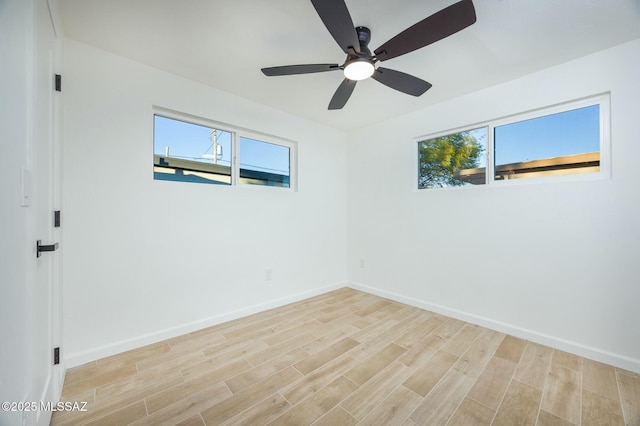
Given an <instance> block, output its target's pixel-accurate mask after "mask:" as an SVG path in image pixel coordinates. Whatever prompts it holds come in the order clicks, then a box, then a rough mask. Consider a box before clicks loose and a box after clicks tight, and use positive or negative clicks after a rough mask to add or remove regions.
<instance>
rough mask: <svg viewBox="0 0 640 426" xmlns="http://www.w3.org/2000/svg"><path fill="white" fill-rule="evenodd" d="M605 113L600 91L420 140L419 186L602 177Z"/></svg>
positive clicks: (606, 152) (605, 99)
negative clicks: (562, 103) (595, 94)
mask: <svg viewBox="0 0 640 426" xmlns="http://www.w3.org/2000/svg"><path fill="white" fill-rule="evenodd" d="M608 111H609V97H608V95H603V96H598V97H594V98H590V99H586V100H581V101H576V102H572V103H570V104H565V105H561V106H555V107H550V108H546V109H544V110H540V111H535V112H531V113H526V114H519V115H517V116H513V117H509V118H505V119H500V120H493V121H491V122H488V123H485V124H484V125H483V127H480V128H476V129H473V130H462V131H458V132H456V133H449V134H445V135H436V137H430V138H428V139H424V140H419V141H418V188H419V189H423V188H442V187H453V186H471V185H482V184H485V183H488V184H495V183H498V182H502V181H511V180H521V179H531V178H541V179H539V180H549V179H552V180H557V179H566V178H559V176H566V175H584V174H590V175H591V176H603V175H605V172H607V170H608V168H607V164H608V161H606V160H607V159H608V156H609V149H608V137H607V134H608V128H609V124H608ZM569 178H571V176H570V177H569ZM573 178H575V176H574V177H573Z"/></svg>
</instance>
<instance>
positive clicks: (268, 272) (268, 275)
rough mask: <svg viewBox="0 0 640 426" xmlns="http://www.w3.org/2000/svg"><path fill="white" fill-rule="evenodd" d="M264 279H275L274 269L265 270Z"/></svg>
mask: <svg viewBox="0 0 640 426" xmlns="http://www.w3.org/2000/svg"><path fill="white" fill-rule="evenodd" d="M264 279H265V280H267V281H271V280H272V279H273V269H271V268H268V269H265V270H264Z"/></svg>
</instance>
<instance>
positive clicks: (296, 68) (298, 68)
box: [262, 64, 340, 77]
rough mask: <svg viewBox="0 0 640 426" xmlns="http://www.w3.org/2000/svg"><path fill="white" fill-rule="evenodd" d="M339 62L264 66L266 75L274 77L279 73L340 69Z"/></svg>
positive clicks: (303, 72) (263, 70)
mask: <svg viewBox="0 0 640 426" xmlns="http://www.w3.org/2000/svg"><path fill="white" fill-rule="evenodd" d="M339 69H340V65H338V64H309V65H284V66H281V67H270V68H262V72H263V74H264V75H266V76H269V77H273V76H277V75H294V74H310V73H314V72H325V71H335V70H339Z"/></svg>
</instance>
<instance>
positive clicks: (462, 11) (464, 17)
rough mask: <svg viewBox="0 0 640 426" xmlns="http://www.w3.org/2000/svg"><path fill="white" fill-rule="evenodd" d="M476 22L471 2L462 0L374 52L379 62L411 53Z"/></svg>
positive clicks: (412, 27)
mask: <svg viewBox="0 0 640 426" xmlns="http://www.w3.org/2000/svg"><path fill="white" fill-rule="evenodd" d="M474 22H476V11H475V9H474V7H473V2H472V1H471V0H462V1H459V2H458V3H455V4H452V5H451V6H449V7H446V8H444V9H442V10H440V11H439V12H436V13H434V14H433V15H431V16H429V17H427V18H425V19H423V20H422V21H420V22H418V23H417V24H415V25H413V26H411V27H409V28H407V29H406V30H404V31H402V32H401V33H400V34H398V35H396V36H395V37H393V38H392V39H391V40H389V41H387V42H386V43H384V44H383V45H382V46H380V47H379V48H377V49H376V50H375V54H376V57H377V58H378V59H379V60H380V61H386V60H387V59H391V58H395V57H397V56H400V55H404V54H405V53H409V52H413V51H414V50H417V49H420V48H422V47H424V46H427V45H429V44H431V43H434V42H436V41H438V40H442V39H443V38H445V37H448V36H450V35H451V34H455V33H457V32H458V31H460V30H462V29H464V28H466V27H468V26H469V25H471V24H473V23H474Z"/></svg>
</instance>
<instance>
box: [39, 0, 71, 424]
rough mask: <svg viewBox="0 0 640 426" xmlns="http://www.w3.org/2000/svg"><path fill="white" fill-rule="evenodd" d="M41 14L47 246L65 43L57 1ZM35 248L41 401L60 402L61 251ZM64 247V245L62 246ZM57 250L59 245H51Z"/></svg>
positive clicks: (54, 238) (43, 420) (55, 238)
mask: <svg viewBox="0 0 640 426" xmlns="http://www.w3.org/2000/svg"><path fill="white" fill-rule="evenodd" d="M33 1H34V3H33V4H34V13H35V28H34V39H33V42H34V58H33V65H34V66H33V82H34V83H33V99H32V111H33V114H32V117H33V125H32V126H31V127H32V129H31V130H32V137H31V152H32V154H31V157H32V167H31V175H32V179H33V199H32V200H33V205H32V207H33V216H32V218H33V230H32V232H33V234H34V236H35V239H36V240H40V241H41V243H42V244H43V245H45V246H46V245H53V244H54V243H59V239H60V235H59V234H60V231H59V230H60V228H58V227H56V226H55V223H54V211H55V210H58V209H59V205H60V181H61V179H60V173H59V170H60V167H59V153H60V146H59V145H60V137H59V135H60V112H59V111H60V93H59V92H57V91H56V87H55V80H56V79H55V75H56V73H59V62H60V44H59V43H60V40H59V38H58V37H57V36H56V27H55V25H54V20H53V17H55V16H56V13H55V12H56V9H54V6H55V3H54V2H53V0H52V1H51V4H50V2H49V1H47V0H33ZM33 244H34V259H33V261H34V262H35V268H34V289H33V298H32V301H33V304H34V305H33V308H34V309H33V328H34V333H33V338H34V341H33V348H34V354H33V357H34V358H33V359H34V361H35V365H34V393H33V397H34V398H36V401H43V402H48V401H51V402H57V401H58V400H59V397H60V391H61V380H62V376H63V371H62V368H61V365H54V348H55V347H59V345H60V338H61V333H60V328H61V321H60V318H61V309H60V291H59V288H60V272H61V271H60V250H56V251H44V252H43V253H41V254H40V256H38V255H37V254H38V250H37V248H36V241H33ZM59 247H61V245H60V246H59ZM50 248H53V247H50ZM35 415H36V418H35V419H34V421H35V423H36V424H38V425H41V424H42V425H47V424H49V420H50V417H51V412H46V411H38V412H36V413H35Z"/></svg>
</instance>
